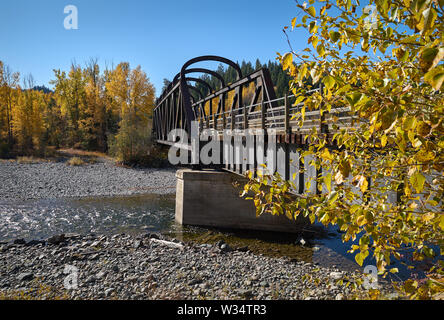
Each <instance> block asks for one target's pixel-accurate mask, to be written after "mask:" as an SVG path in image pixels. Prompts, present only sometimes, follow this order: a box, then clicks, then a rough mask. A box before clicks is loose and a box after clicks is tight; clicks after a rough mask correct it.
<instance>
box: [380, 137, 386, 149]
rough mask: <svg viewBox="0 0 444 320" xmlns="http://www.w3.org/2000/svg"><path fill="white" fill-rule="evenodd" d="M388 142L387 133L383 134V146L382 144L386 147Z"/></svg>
mask: <svg viewBox="0 0 444 320" xmlns="http://www.w3.org/2000/svg"><path fill="white" fill-rule="evenodd" d="M386 144H387V136H386V135H383V136H382V137H381V146H382V147H385V145H386Z"/></svg>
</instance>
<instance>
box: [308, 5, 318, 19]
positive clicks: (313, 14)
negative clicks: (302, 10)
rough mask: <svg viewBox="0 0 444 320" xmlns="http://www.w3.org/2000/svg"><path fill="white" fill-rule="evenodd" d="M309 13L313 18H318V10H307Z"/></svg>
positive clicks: (312, 8)
mask: <svg viewBox="0 0 444 320" xmlns="http://www.w3.org/2000/svg"><path fill="white" fill-rule="evenodd" d="M307 12H308V13H309V14H310V15H311V16H312V17H316V9H315V7H310V8H308V9H307Z"/></svg>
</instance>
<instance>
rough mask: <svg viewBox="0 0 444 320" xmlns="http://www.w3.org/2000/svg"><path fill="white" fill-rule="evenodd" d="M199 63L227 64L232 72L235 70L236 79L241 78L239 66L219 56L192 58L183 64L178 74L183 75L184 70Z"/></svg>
mask: <svg viewBox="0 0 444 320" xmlns="http://www.w3.org/2000/svg"><path fill="white" fill-rule="evenodd" d="M201 61H218V62H222V63H225V64H228V65H229V66H231V67H233V68H234V70H236V73H237V79H240V78H242V71H241V68H240V67H239V65H238V64H237V63H236V62H233V61H231V60H230V59H227V58H223V57H219V56H200V57H196V58H193V59H191V60H188V61H187V62H185V64H184V65H183V66H182V69H181V70H180V74H181V75H182V74H183V75H185V73H184V72H185V70H186V69H187V68H188V67H189V66H190V65H192V64H195V63H197V62H201Z"/></svg>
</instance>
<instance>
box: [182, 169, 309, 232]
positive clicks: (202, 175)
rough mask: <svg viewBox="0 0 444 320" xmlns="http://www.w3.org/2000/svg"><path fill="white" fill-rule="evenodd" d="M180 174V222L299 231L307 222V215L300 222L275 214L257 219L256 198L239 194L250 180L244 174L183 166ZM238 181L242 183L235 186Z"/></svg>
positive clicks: (250, 228) (184, 223)
mask: <svg viewBox="0 0 444 320" xmlns="http://www.w3.org/2000/svg"><path fill="white" fill-rule="evenodd" d="M176 177H177V187H176V221H177V222H178V223H180V224H182V225H196V226H211V227H220V228H232V229H248V230H264V231H278V232H293V233H297V232H300V231H301V229H302V227H303V226H305V225H306V224H307V219H305V218H303V217H301V219H298V220H297V221H292V220H289V219H288V218H286V217H285V216H273V215H271V214H263V215H261V216H260V217H258V218H257V217H256V208H255V206H254V203H253V201H251V200H245V199H242V198H240V197H239V191H240V190H241V189H240V188H243V185H244V184H245V183H246V179H245V178H243V177H241V176H238V175H235V174H232V173H229V172H223V171H215V170H199V171H198V170H191V169H181V170H178V171H177V173H176ZM234 182H238V183H239V184H240V186H239V187H238V188H235V187H234V186H233V183H234ZM308 223H309V222H308Z"/></svg>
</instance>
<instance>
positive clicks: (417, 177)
mask: <svg viewBox="0 0 444 320" xmlns="http://www.w3.org/2000/svg"><path fill="white" fill-rule="evenodd" d="M424 182H425V177H424V176H423V175H422V173H420V172H416V173H415V174H413V175H412V176H411V177H410V183H411V184H412V186H413V187H414V188H415V189H416V191H417V192H421V191H422V189H424Z"/></svg>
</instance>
